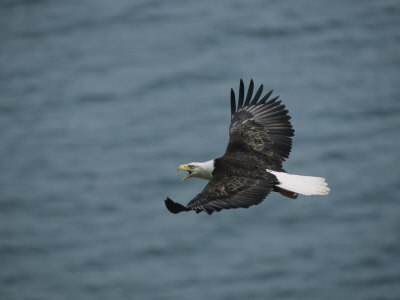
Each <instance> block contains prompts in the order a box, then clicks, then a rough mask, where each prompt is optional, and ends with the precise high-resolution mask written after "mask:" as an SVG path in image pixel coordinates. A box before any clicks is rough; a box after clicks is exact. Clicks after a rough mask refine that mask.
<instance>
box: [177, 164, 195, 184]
mask: <svg viewBox="0 0 400 300" xmlns="http://www.w3.org/2000/svg"><path fill="white" fill-rule="evenodd" d="M179 171H188V172H189V174H187V175H186V176H185V177H183V178H182V181H185V180H186V179H188V178H189V177H192V171H191V170H190V168H189V166H188V165H185V164H183V165H180V166H179V167H178V170H177V172H179Z"/></svg>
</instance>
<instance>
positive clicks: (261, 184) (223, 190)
mask: <svg viewBox="0 0 400 300" xmlns="http://www.w3.org/2000/svg"><path fill="white" fill-rule="evenodd" d="M273 182H274V180H267V179H266V178H258V179H252V178H246V177H241V176H230V177H225V176H215V177H213V178H212V179H211V180H210V181H209V183H208V184H207V185H206V187H205V188H204V189H203V191H202V192H201V193H200V194H198V195H197V196H196V197H195V198H194V199H193V200H192V201H190V202H189V203H188V205H187V206H186V207H185V206H183V205H182V204H179V203H176V202H174V201H172V200H171V199H169V198H167V199H166V200H165V204H166V206H167V208H168V210H169V211H170V212H172V213H179V212H181V211H188V210H194V211H196V213H200V212H202V211H206V212H207V213H208V214H209V215H211V214H212V213H213V212H214V211H220V210H222V209H229V208H239V207H242V208H248V207H250V206H251V205H256V204H259V203H261V202H262V201H263V200H264V199H265V197H266V196H267V195H268V194H269V193H270V191H271V190H272V189H273V186H272V185H273Z"/></svg>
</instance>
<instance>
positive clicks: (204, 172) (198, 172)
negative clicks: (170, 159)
mask: <svg viewBox="0 0 400 300" xmlns="http://www.w3.org/2000/svg"><path fill="white" fill-rule="evenodd" d="M213 170H214V160H210V161H207V162H203V163H199V162H191V163H188V164H183V165H180V166H179V167H178V171H188V172H189V173H188V174H187V175H186V176H185V177H183V178H182V181H185V180H186V179H188V178H190V177H198V178H202V179H206V180H210V179H211V178H212V172H213Z"/></svg>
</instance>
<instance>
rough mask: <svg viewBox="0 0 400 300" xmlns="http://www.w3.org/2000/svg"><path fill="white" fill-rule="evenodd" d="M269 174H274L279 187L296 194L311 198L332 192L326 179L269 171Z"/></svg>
mask: <svg viewBox="0 0 400 300" xmlns="http://www.w3.org/2000/svg"><path fill="white" fill-rule="evenodd" d="M267 172H269V173H271V174H274V175H275V177H276V178H277V179H278V181H279V184H277V186H278V187H280V188H281V189H284V190H287V191H291V192H294V193H298V194H302V195H306V196H310V195H328V194H329V191H330V190H331V189H330V188H329V187H328V183H327V182H326V181H325V178H322V177H314V176H301V175H293V174H288V173H285V172H276V171H272V170H268V169H267Z"/></svg>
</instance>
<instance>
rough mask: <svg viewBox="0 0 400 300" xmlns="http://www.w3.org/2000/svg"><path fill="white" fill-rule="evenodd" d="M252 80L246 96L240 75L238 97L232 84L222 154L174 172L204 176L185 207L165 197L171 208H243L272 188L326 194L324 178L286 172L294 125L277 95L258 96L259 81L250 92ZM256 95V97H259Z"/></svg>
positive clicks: (294, 194)
mask: <svg viewBox="0 0 400 300" xmlns="http://www.w3.org/2000/svg"><path fill="white" fill-rule="evenodd" d="M253 89H254V82H253V80H251V81H250V85H249V88H248V90H247V94H246V98H245V97H244V94H245V89H244V84H243V80H240V85H239V97H238V102H237V103H236V97H235V92H234V91H233V89H231V125H230V128H229V135H230V139H229V143H228V147H227V149H226V151H225V154H224V155H223V156H222V157H220V158H216V159H213V160H209V161H206V162H192V163H188V164H182V165H180V166H179V167H178V171H181V170H185V171H187V172H188V174H187V175H186V176H185V177H183V178H182V181H184V180H186V179H187V178H190V177H198V178H202V179H206V180H209V182H208V184H207V185H206V186H205V188H204V189H203V191H202V192H201V193H200V194H198V195H197V196H196V197H195V198H194V199H193V200H191V201H190V202H189V203H188V204H187V205H186V206H184V205H182V204H179V203H177V202H174V201H173V200H171V199H170V198H167V199H166V200H165V205H166V207H167V209H168V210H169V211H170V212H172V213H175V214H176V213H179V212H182V211H190V210H194V211H195V212H196V213H200V212H202V211H206V212H207V213H208V214H212V213H213V212H214V211H220V210H222V209H229V208H239V207H242V208H248V207H250V206H252V205H257V204H260V203H261V202H262V201H263V200H264V199H265V198H266V196H267V195H268V194H269V193H270V192H271V191H274V192H278V193H280V194H281V195H283V196H286V197H289V198H292V199H296V198H297V196H298V194H302V195H307V196H309V195H327V194H328V193H329V191H330V189H329V188H328V185H327V183H326V181H325V178H322V177H313V176H301V175H293V174H288V173H286V172H285V170H284V169H283V168H282V163H283V162H284V161H285V160H286V159H287V158H288V157H289V154H290V151H291V148H292V136H293V133H294V130H293V128H292V125H291V124H290V121H289V120H290V116H289V115H288V111H287V110H286V109H285V105H283V104H281V101H280V100H279V101H278V97H279V96H278V97H275V98H272V99H270V100H268V99H269V97H270V96H271V94H272V90H271V91H269V92H268V93H267V94H266V95H265V96H263V97H261V95H262V92H263V85H261V86H260V87H259V88H258V90H257V92H256V93H255V95H254V97H252V96H253ZM260 99H261V100H260Z"/></svg>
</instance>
